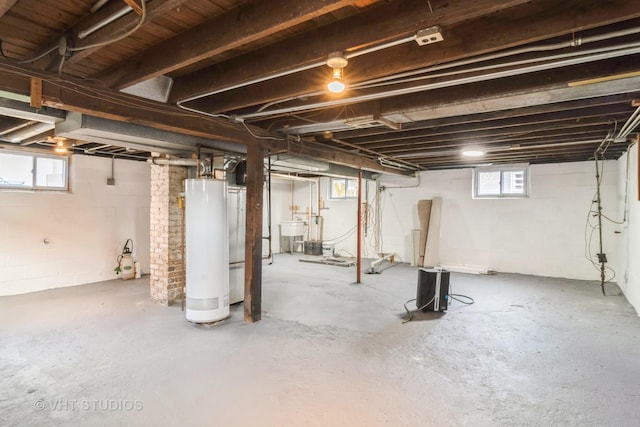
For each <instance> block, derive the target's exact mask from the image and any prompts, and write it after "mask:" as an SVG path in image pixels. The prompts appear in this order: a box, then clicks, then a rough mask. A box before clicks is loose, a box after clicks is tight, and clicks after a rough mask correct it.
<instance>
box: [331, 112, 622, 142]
mask: <svg viewBox="0 0 640 427" xmlns="http://www.w3.org/2000/svg"><path fill="white" fill-rule="evenodd" d="M614 107H615V106H614ZM632 112H633V109H631V108H627V109H621V108H612V107H600V108H597V107H594V108H592V109H591V110H587V111H584V112H582V114H572V113H573V112H572V111H563V112H562V113H549V114H541V115H537V116H533V117H527V118H526V119H522V120H517V119H516V120H513V119H505V120H496V121H493V122H491V121H488V122H486V123H471V124H458V125H451V126H441V127H437V128H432V127H429V128H422V129H419V130H411V131H406V132H398V133H395V134H394V133H389V134H385V135H375V136H371V137H358V138H341V139H342V140H345V141H348V142H350V143H352V144H358V145H362V146H363V147H369V146H378V145H379V144H394V143H411V142H412V141H414V140H416V139H421V138H433V139H436V138H453V139H456V138H462V137H466V138H486V137H493V136H499V135H509V134H518V133H523V132H537V131H540V130H541V129H545V130H547V131H553V130H556V129H566V128H568V127H569V128H571V127H589V126H597V125H603V124H614V123H615V121H616V120H618V119H620V118H621V117H628V116H629V115H630V114H631V113H632Z"/></svg>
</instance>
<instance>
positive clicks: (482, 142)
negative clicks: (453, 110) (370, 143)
mask: <svg viewBox="0 0 640 427" xmlns="http://www.w3.org/2000/svg"><path fill="white" fill-rule="evenodd" d="M613 128H614V126H613V124H610V125H609V124H608V125H600V126H596V127H591V128H575V129H571V128H566V129H558V130H557V131H555V132H552V133H547V132H538V133H529V134H522V135H518V134H511V135H496V136H494V137H487V138H474V137H469V138H459V139H455V138H449V139H441V140H430V141H428V140H422V141H415V142H413V143H408V144H397V145H388V146H384V147H376V148H375V150H376V151H378V152H381V153H384V154H387V155H390V156H394V155H398V154H410V153H412V152H415V151H422V150H423V149H431V148H434V149H439V148H441V147H449V148H454V147H463V146H466V145H473V146H476V145H477V146H492V145H500V146H504V145H517V144H524V143H527V142H530V141H535V142H539V141H555V140H560V139H562V140H574V141H575V140H586V139H593V138H595V139H602V138H604V137H605V136H606V135H607V132H608V131H610V130H612V129H613Z"/></svg>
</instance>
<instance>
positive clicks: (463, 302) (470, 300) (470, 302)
mask: <svg viewBox="0 0 640 427" xmlns="http://www.w3.org/2000/svg"><path fill="white" fill-rule="evenodd" d="M449 298H450V299H453V300H456V301H458V302H461V303H462V304H466V305H471V304H474V303H475V302H476V301H475V300H474V299H473V298H471V297H470V296H467V295H461V294H449ZM459 298H465V299H467V301H463V300H461V299H459Z"/></svg>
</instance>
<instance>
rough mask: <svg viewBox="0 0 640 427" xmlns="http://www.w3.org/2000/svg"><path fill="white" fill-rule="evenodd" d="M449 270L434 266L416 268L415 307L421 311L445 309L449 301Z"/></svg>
mask: <svg viewBox="0 0 640 427" xmlns="http://www.w3.org/2000/svg"><path fill="white" fill-rule="evenodd" d="M449 276H450V272H448V271H446V270H442V269H435V268H420V269H418V292H417V295H416V307H417V308H419V309H422V311H446V310H447V306H448V303H449Z"/></svg>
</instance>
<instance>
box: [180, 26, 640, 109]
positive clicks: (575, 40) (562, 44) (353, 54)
mask: <svg viewBox="0 0 640 427" xmlns="http://www.w3.org/2000/svg"><path fill="white" fill-rule="evenodd" d="M639 32H640V28H639V27H634V28H629V29H624V30H619V31H613V32H609V33H605V34H598V35H594V36H587V37H577V38H572V39H571V40H569V41H566V42H560V43H554V44H549V45H542V46H531V47H525V48H519V49H513V50H508V51H505V52H498V53H493V54H487V55H483V56H480V57H474V58H470V59H465V60H459V61H454V62H450V63H447V64H442V65H439V66H434V67H429V68H427V69H421V70H415V71H409V72H406V73H401V74H397V75H394V76H388V77H382V78H379V79H372V80H368V81H367V82H361V83H357V84H354V85H351V86H352V87H354V88H356V87H362V86H363V85H365V84H373V83H377V82H381V81H387V80H390V79H397V78H402V77H408V76H412V75H416V74H422V73H425V72H429V71H434V70H441V69H446V68H451V67H459V66H463V65H469V64H474V63H478V62H483V61H489V60H493V59H499V58H504V57H506V56H514V55H520V54H524V53H531V52H541V51H548V50H558V49H563V48H567V47H576V46H581V45H583V44H587V43H593V42H598V41H604V40H609V39H612V38H617V37H624V36H628V35H632V34H637V33H639ZM414 40H416V36H415V35H413V36H410V37H405V38H402V39H398V40H394V41H391V42H388V43H385V44H381V45H378V46H373V47H370V48H366V49H361V50H356V51H353V52H347V53H346V54H345V58H347V59H350V58H355V57H357V56H361V55H365V54H369V53H373V52H377V51H380V50H383V49H387V48H390V47H393V46H397V45H400V44H404V43H407V42H411V41H414ZM323 65H326V61H322V62H320V61H318V62H316V63H313V64H309V65H305V66H300V67H297V68H294V69H291V70H286V71H282V72H280V73H276V74H272V75H269V76H264V77H260V78H256V79H253V80H249V81H246V82H242V83H238V84H235V85H231V86H227V87H224V88H221V89H217V90H215V91H210V92H206V93H204V94H199V95H195V96H192V97H189V98H184V99H181V100H179V101H178V102H177V105H178V107H180V108H184V109H185V110H188V111H191V112H198V113H201V114H207V115H212V114H210V113H206V112H203V111H199V110H196V109H192V108H187V107H184V106H183V105H182V104H183V103H186V102H190V101H195V100H197V99H200V98H204V97H207V96H211V95H216V94H218V93H222V92H227V91H230V90H233V89H238V88H241V87H245V86H249V85H252V84H256V83H260V82H264V81H267V80H273V79H276V78H279V77H284V76H287V75H290V74H294V73H297V72H301V71H306V70H309V69H312V68H317V67H320V66H323ZM322 93H324V92H314V93H313V94H307V95H306V96H314V95H319V94H322ZM292 99H296V98H292ZM292 99H287V100H292ZM278 102H282V100H280V101H278ZM265 108H266V106H263V107H262V108H261V109H260V110H259V111H262V110H264V109H265ZM214 116H217V117H220V116H224V115H223V114H217V115H214Z"/></svg>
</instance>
